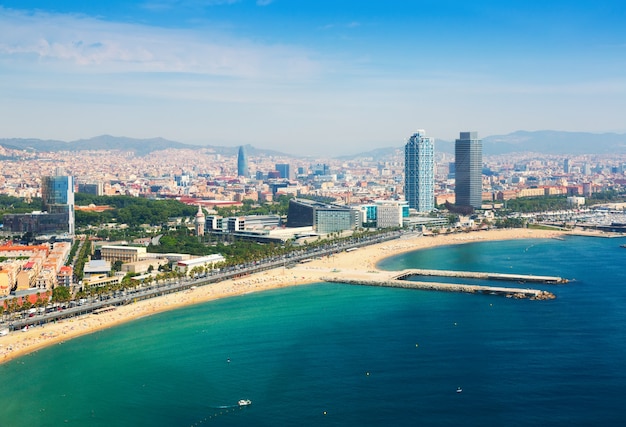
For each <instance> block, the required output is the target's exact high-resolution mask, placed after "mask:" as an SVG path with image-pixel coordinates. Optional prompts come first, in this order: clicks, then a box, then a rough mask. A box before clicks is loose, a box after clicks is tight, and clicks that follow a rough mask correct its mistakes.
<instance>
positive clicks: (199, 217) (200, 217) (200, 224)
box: [195, 205, 206, 236]
mask: <svg viewBox="0 0 626 427" xmlns="http://www.w3.org/2000/svg"><path fill="white" fill-rule="evenodd" d="M205 223H206V217H205V216H204V212H202V206H200V205H198V213H196V220H195V224H196V236H204V224H205Z"/></svg>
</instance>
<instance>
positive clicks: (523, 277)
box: [394, 269, 568, 284]
mask: <svg viewBox="0 0 626 427" xmlns="http://www.w3.org/2000/svg"><path fill="white" fill-rule="evenodd" d="M414 276H430V277H458V278H470V279H481V280H501V281H507V282H521V283H549V284H561V283H567V281H568V280H567V279H564V278H562V277H556V276H536V275H532V274H507V273H484V272H477V271H453V270H424V269H410V270H403V271H402V272H401V273H399V274H398V275H396V276H395V277H394V279H397V280H404V279H407V278H409V277H414Z"/></svg>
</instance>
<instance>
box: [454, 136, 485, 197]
mask: <svg viewBox="0 0 626 427" xmlns="http://www.w3.org/2000/svg"><path fill="white" fill-rule="evenodd" d="M454 161H455V166H454V171H455V175H454V177H455V178H454V179H455V190H454V193H455V198H456V201H455V204H456V205H458V206H471V207H473V208H477V209H478V208H480V206H481V205H482V194H483V176H482V170H483V142H482V140H480V139H478V132H461V135H460V138H459V139H457V140H456V142H455V144H454Z"/></svg>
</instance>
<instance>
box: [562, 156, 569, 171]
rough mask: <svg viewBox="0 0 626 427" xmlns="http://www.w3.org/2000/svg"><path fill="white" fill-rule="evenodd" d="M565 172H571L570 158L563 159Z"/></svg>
mask: <svg viewBox="0 0 626 427" xmlns="http://www.w3.org/2000/svg"><path fill="white" fill-rule="evenodd" d="M563 172H565V173H570V167H569V159H565V160H563Z"/></svg>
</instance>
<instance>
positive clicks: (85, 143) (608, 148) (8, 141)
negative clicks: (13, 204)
mask: <svg viewBox="0 0 626 427" xmlns="http://www.w3.org/2000/svg"><path fill="white" fill-rule="evenodd" d="M482 140H483V154H484V155H498V154H508V153H522V152H533V153H540V154H562V155H579V154H607V153H615V154H618V153H626V134H617V133H588V132H564V131H551V130H546V131H533V132H529V131H517V132H513V133H509V134H506V135H493V136H487V137H484V138H482ZM0 146H3V147H5V148H8V149H17V150H25V151H31V152H46V151H52V152H56V151H81V150H122V151H132V152H134V153H135V155H137V156H145V155H146V154H149V153H151V152H153V151H159V150H165V149H191V150H197V149H200V148H201V149H205V150H210V151H211V152H215V153H216V154H222V155H236V153H237V150H238V149H239V147H238V146H236V147H228V146H213V145H202V146H199V145H191V144H184V143H181V142H176V141H171V140H167V139H164V138H150V139H136V138H127V137H116V136H111V135H101V136H96V137H94V138H89V139H79V140H76V141H70V142H66V141H58V140H43V139H33V138H5V139H0ZM402 146H403V145H402V144H398V145H396V146H393V147H385V148H378V149H375V150H370V151H367V152H363V153H357V154H354V155H349V156H342V157H340V159H344V160H348V159H356V158H359V157H372V158H383V157H386V156H388V155H391V154H393V153H395V152H396V151H397V150H398V149H402ZM245 147H246V150H247V152H248V154H249V155H252V156H255V155H266V156H272V155H273V156H289V155H288V154H285V153H281V152H278V151H275V150H268V149H261V148H255V147H252V146H251V145H246V146H245ZM435 149H436V150H437V151H440V152H445V153H452V154H453V153H454V141H445V140H439V139H436V140H435ZM291 157H295V156H291Z"/></svg>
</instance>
